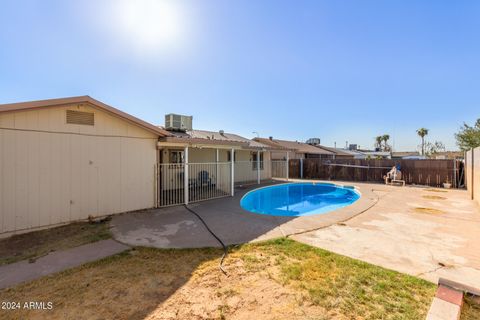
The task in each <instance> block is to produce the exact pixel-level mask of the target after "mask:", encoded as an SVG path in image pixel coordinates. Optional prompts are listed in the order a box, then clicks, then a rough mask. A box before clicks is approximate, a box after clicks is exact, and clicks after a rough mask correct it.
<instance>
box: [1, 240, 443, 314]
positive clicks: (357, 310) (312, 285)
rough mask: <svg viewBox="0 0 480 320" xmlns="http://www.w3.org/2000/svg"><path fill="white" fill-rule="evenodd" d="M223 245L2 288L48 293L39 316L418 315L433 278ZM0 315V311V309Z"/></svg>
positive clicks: (286, 245)
mask: <svg viewBox="0 0 480 320" xmlns="http://www.w3.org/2000/svg"><path fill="white" fill-rule="evenodd" d="M221 253H222V251H221V250H219V249H188V250H160V249H151V248H136V249H134V250H131V251H129V252H125V253H122V254H119V255H116V256H113V257H109V258H106V259H103V260H100V261H97V262H94V263H90V264H86V265H84V266H81V267H78V268H75V269H71V270H68V271H65V272H62V273H60V274H57V275H53V276H49V277H45V278H42V279H39V280H37V281H33V282H30V283H27V284H24V285H20V286H17V287H15V288H11V289H6V290H3V291H0V300H1V301H20V302H23V301H45V302H48V301H51V302H53V310H49V311H38V310H36V311H27V310H20V311H8V312H5V313H4V315H5V316H7V317H15V318H22V319H23V318H29V319H31V318H40V319H64V318H72V319H73V318H74V319H206V318H209V319H212V318H213V319H375V320H376V319H415V320H418V319H424V318H425V315H426V313H427V311H428V308H429V306H430V303H431V301H432V299H433V296H434V293H435V290H436V286H435V285H434V284H431V283H429V282H427V281H424V280H421V279H418V278H415V277H412V276H408V275H405V274H401V273H398V272H395V271H390V270H386V269H383V268H380V267H376V266H373V265H371V264H368V263H364V262H360V261H358V260H354V259H351V258H347V257H344V256H340V255H337V254H334V253H331V252H328V251H325V250H322V249H318V248H314V247H311V246H308V245H304V244H301V243H298V242H295V241H293V240H289V239H285V238H282V239H277V240H272V241H268V242H262V243H256V244H248V245H243V246H240V247H235V248H231V252H230V255H229V256H228V257H227V259H226V263H225V268H226V270H227V272H228V275H227V276H225V275H224V274H222V273H221V271H220V270H219V269H218V262H219V257H220V255H221ZM0 316H1V314H0Z"/></svg>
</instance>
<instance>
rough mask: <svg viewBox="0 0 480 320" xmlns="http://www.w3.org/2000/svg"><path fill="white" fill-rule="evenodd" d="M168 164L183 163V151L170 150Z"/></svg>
mask: <svg viewBox="0 0 480 320" xmlns="http://www.w3.org/2000/svg"><path fill="white" fill-rule="evenodd" d="M169 162H170V163H183V162H184V156H183V151H181V150H170V155H169Z"/></svg>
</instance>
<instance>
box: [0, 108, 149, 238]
mask: <svg viewBox="0 0 480 320" xmlns="http://www.w3.org/2000/svg"><path fill="white" fill-rule="evenodd" d="M66 110H76V111H86V112H93V113H94V117H95V123H94V125H93V126H92V125H78V124H67V123H66ZM157 140H158V137H157V136H156V135H155V134H153V133H150V132H149V131H147V130H145V129H143V128H140V127H138V126H137V125H135V124H133V123H130V122H128V121H126V120H123V119H121V118H118V117H116V116H114V115H111V114H110V113H107V112H105V111H101V110H99V109H97V108H94V107H92V106H91V105H89V104H79V105H74V106H72V105H70V106H62V107H47V108H45V109H41V110H40V109H35V110H29V111H17V112H6V113H0V234H2V233H4V234H5V233H7V232H14V231H21V230H28V229H33V228H38V227H45V226H50V225H55V224H61V223H67V222H71V221H76V220H81V219H86V218H88V216H90V215H91V216H103V215H108V214H114V213H119V212H125V211H131V210H138V209H144V208H150V207H153V206H154V168H155V163H156V161H157V160H156V142H157Z"/></svg>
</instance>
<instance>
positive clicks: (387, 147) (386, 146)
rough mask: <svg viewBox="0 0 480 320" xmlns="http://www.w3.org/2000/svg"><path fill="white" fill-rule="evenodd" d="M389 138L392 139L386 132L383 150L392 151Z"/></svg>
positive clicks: (383, 137)
mask: <svg viewBox="0 0 480 320" xmlns="http://www.w3.org/2000/svg"><path fill="white" fill-rule="evenodd" d="M388 140H390V135H388V134H384V135H383V136H382V141H383V151H390V146H389V145H388Z"/></svg>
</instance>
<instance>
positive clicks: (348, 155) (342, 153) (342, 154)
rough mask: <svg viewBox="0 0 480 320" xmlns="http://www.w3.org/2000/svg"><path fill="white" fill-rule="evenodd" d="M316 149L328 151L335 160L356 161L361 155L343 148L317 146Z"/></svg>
mask: <svg viewBox="0 0 480 320" xmlns="http://www.w3.org/2000/svg"><path fill="white" fill-rule="evenodd" d="M315 147H317V148H320V149H323V150H327V151H330V152H332V153H333V155H334V156H333V158H334V159H355V157H356V156H358V155H359V154H360V153H359V152H356V151H354V150H347V149H342V148H333V147H325V146H322V145H316V146H315Z"/></svg>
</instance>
